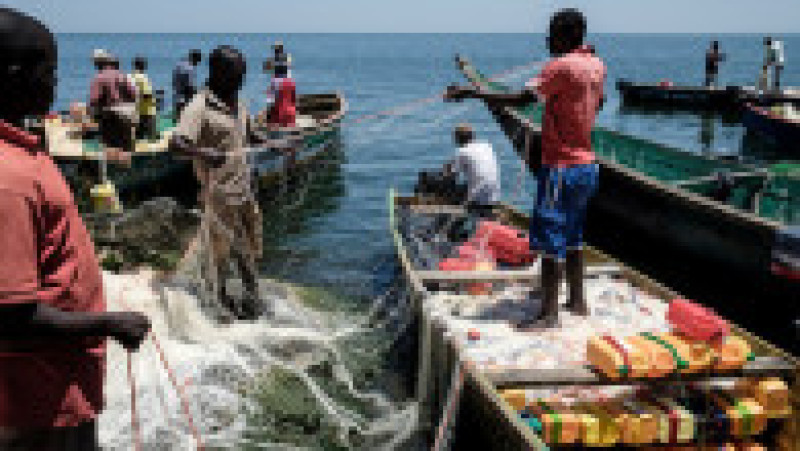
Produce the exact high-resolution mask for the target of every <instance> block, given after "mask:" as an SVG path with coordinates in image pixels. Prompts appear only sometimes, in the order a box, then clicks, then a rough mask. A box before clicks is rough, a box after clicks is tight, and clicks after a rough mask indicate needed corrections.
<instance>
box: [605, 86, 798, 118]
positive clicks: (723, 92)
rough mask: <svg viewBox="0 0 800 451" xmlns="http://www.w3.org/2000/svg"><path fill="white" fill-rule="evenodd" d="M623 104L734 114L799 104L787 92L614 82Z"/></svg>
mask: <svg viewBox="0 0 800 451" xmlns="http://www.w3.org/2000/svg"><path fill="white" fill-rule="evenodd" d="M617 90H618V91H619V93H620V95H621V96H622V101H623V104H625V105H631V106H640V107H653V108H669V109H684V110H697V111H714V112H719V113H728V114H735V113H738V112H739V111H740V109H741V108H742V107H743V106H744V105H745V104H746V103H748V102H763V103H770V104H771V103H776V102H800V96H798V95H797V94H796V93H794V92H792V91H789V90H782V91H780V92H777V91H776V92H768V93H759V92H758V91H757V90H756V89H755V88H754V87H752V86H685V85H671V84H661V83H634V82H631V81H629V80H625V79H620V80H617Z"/></svg>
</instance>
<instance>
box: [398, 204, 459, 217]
mask: <svg viewBox="0 0 800 451" xmlns="http://www.w3.org/2000/svg"><path fill="white" fill-rule="evenodd" d="M408 208H409V210H410V211H411V212H412V213H415V214H420V215H451V216H464V215H467V214H468V213H469V212H468V211H467V209H466V208H465V207H463V206H461V205H427V204H417V205H409V206H408Z"/></svg>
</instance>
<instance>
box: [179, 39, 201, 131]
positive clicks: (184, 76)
mask: <svg viewBox="0 0 800 451" xmlns="http://www.w3.org/2000/svg"><path fill="white" fill-rule="evenodd" d="M201 60H202V54H201V53H200V50H196V49H195V50H192V51H190V52H189V55H187V56H186V58H184V59H182V60H180V61H179V62H178V65H177V66H175V70H173V71H172V102H173V114H174V115H175V120H176V121H177V120H178V119H179V118H180V116H181V112H182V111H183V108H184V107H185V106H186V105H187V104H188V103H189V101H191V100H192V97H193V96H194V94H195V93H196V92H197V83H196V74H195V68H196V67H197V65H198V64H200V61H201Z"/></svg>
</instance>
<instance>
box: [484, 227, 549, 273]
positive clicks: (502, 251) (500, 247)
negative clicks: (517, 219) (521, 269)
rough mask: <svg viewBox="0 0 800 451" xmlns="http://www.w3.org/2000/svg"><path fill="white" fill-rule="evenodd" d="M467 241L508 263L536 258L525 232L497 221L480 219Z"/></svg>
mask: <svg viewBox="0 0 800 451" xmlns="http://www.w3.org/2000/svg"><path fill="white" fill-rule="evenodd" d="M469 243H470V245H472V246H473V247H475V248H477V249H482V248H485V249H487V250H488V251H489V252H490V253H491V254H492V255H493V256H494V258H495V260H496V261H499V262H503V263H507V264H509V265H515V266H519V265H526V264H531V263H533V261H534V260H535V258H536V256H535V254H534V253H533V252H531V249H530V240H529V239H528V234H527V233H526V232H523V231H522V230H520V229H518V228H516V227H511V226H507V225H504V224H501V223H499V222H497V221H481V222H480V223H479V224H478V230H477V231H476V232H475V236H474V237H473V238H472V239H471V240H470V241H469Z"/></svg>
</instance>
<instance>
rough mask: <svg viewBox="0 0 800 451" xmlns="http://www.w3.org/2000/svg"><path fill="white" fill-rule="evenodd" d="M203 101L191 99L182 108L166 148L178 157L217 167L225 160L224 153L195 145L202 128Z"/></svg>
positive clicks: (198, 98) (196, 98) (197, 98)
mask: <svg viewBox="0 0 800 451" xmlns="http://www.w3.org/2000/svg"><path fill="white" fill-rule="evenodd" d="M204 108H205V101H204V100H203V99H202V98H200V97H195V98H194V99H192V100H191V101H190V102H189V104H188V105H186V108H184V109H183V113H182V114H181V119H180V122H178V124H177V125H176V126H175V129H174V131H173V133H172V136H171V137H170V139H169V144H168V147H167V150H168V151H170V152H173V153H175V154H176V155H178V156H179V157H186V158H193V159H197V160H200V161H203V162H204V163H206V164H209V165H211V166H214V167H217V166H219V165H221V164H222V163H224V162H225V159H226V155H225V153H224V152H220V151H219V150H217V149H209V148H202V147H199V146H197V144H196V143H197V142H198V141H199V140H200V135H201V133H202V130H203V117H204V114H203V111H204Z"/></svg>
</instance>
